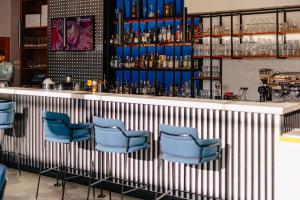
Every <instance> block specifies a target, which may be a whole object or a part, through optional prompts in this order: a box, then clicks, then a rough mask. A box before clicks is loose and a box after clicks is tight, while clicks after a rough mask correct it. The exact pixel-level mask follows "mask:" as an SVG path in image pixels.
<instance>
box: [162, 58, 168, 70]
mask: <svg viewBox="0 0 300 200" xmlns="http://www.w3.org/2000/svg"><path fill="white" fill-rule="evenodd" d="M162 68H167V59H166V58H164V59H163V61H162Z"/></svg>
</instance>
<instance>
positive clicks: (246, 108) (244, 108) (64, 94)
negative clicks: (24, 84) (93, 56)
mask: <svg viewBox="0 0 300 200" xmlns="http://www.w3.org/2000/svg"><path fill="white" fill-rule="evenodd" d="M0 94H17V95H30V96H45V97H59V98H74V99H86V100H95V101H101V100H102V101H114V102H124V103H139V104H147V105H149V104H150V105H162V106H168V105H172V106H179V107H188V108H189V107H190V108H201V109H215V110H226V111H238V112H255V113H268V114H279V115H284V114H287V113H290V112H294V111H296V110H300V102H282V103H274V102H268V103H261V102H250V101H223V100H210V99H194V98H182V97H154V96H142V95H125V94H110V93H92V92H84V91H78V92H76V91H57V90H47V91H46V90H44V89H34V88H17V87H8V88H1V89H0Z"/></svg>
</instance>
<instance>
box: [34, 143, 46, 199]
mask: <svg viewBox="0 0 300 200" xmlns="http://www.w3.org/2000/svg"><path fill="white" fill-rule="evenodd" d="M44 152H46V143H45V144H44V145H43V150H42V156H43V155H44ZM39 168H40V169H39V178H38V184H37V188H36V194H35V199H37V198H38V196H39V189H40V182H41V173H42V159H40V166H39Z"/></svg>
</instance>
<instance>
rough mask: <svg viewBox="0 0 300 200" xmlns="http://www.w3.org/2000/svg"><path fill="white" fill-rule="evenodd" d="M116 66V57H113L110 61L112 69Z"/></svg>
mask: <svg viewBox="0 0 300 200" xmlns="http://www.w3.org/2000/svg"><path fill="white" fill-rule="evenodd" d="M114 66H115V58H114V56H111V59H110V67H111V68H114Z"/></svg>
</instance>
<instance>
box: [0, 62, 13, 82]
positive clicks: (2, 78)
mask: <svg viewBox="0 0 300 200" xmlns="http://www.w3.org/2000/svg"><path fill="white" fill-rule="evenodd" d="M13 72H14V67H13V65H12V64H11V63H9V62H2V63H0V88H4V87H7V86H8V85H9V84H10V82H11V80H12V77H13Z"/></svg>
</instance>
